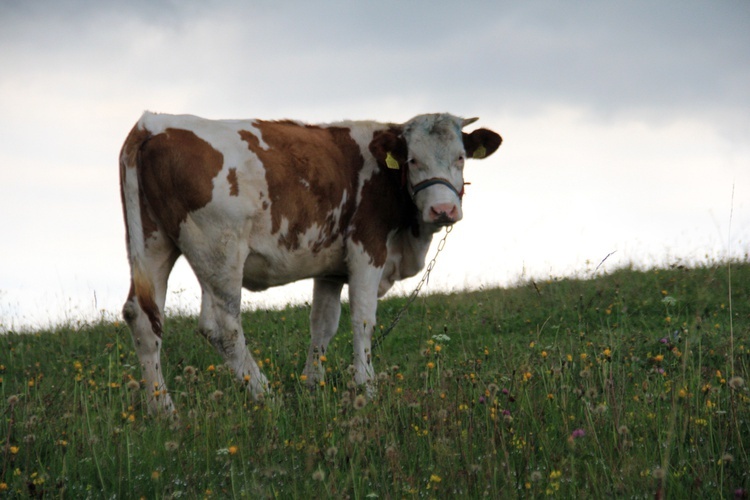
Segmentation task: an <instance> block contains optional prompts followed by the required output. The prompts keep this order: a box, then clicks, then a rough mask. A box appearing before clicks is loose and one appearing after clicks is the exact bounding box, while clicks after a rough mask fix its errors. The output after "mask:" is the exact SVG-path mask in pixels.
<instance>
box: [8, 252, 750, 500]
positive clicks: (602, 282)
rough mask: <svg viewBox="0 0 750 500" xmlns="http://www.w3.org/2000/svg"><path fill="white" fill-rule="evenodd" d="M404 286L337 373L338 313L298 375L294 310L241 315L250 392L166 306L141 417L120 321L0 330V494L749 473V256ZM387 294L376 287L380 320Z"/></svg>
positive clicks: (239, 492) (455, 490)
mask: <svg viewBox="0 0 750 500" xmlns="http://www.w3.org/2000/svg"><path fill="white" fill-rule="evenodd" d="M731 277H732V280H731V281H732V287H731V291H732V298H731V301H730V298H729V290H730V286H729V280H728V269H727V266H726V265H722V266H716V267H712V266H705V267H700V268H696V269H685V268H674V269H669V270H651V271H647V272H639V271H635V270H631V269H625V270H620V271H616V272H614V273H612V274H611V275H608V276H604V277H601V278H598V279H596V280H590V281H584V280H575V279H561V280H551V281H549V282H545V283H535V284H534V283H531V284H527V285H523V286H519V287H517V288H514V289H498V290H484V291H479V292H471V293H458V294H450V295H433V296H428V297H425V298H420V299H418V300H417V301H416V302H415V303H414V304H413V305H412V306H411V308H410V309H409V311H408V313H407V314H405V315H404V317H403V319H402V320H401V322H400V323H399V324H398V326H397V327H396V330H395V331H394V332H393V334H392V335H390V336H389V337H387V339H386V340H385V342H384V343H383V345H382V347H381V348H380V349H379V351H378V352H376V353H375V355H376V365H375V366H376V369H378V370H379V371H380V376H379V377H378V386H379V391H378V397H377V398H376V399H374V400H370V401H368V400H366V399H365V398H364V396H363V395H362V389H361V388H359V387H354V386H353V385H352V384H351V381H350V379H351V377H350V375H349V373H348V366H349V362H350V356H351V349H350V343H351V336H350V335H347V332H348V330H349V329H348V328H347V326H346V325H347V322H348V314H347V311H346V309H345V311H344V314H343V315H342V322H341V325H342V327H341V332H340V333H339V336H338V337H337V338H336V339H335V340H334V342H333V343H332V347H331V349H330V350H329V352H328V353H327V357H326V359H325V361H324V363H325V366H326V368H327V371H328V377H327V379H326V381H325V383H324V384H322V385H321V387H319V388H317V390H315V391H312V392H311V391H308V390H307V389H306V388H305V384H304V383H303V381H301V380H300V374H301V372H302V367H303V365H304V361H305V355H306V350H307V343H308V333H307V328H308V326H307V325H308V320H307V316H308V314H309V310H308V308H307V307H292V308H287V309H285V310H282V311H272V312H266V311H255V312H251V313H247V314H246V315H245V316H244V328H245V331H246V333H247V338H248V345H249V348H250V349H251V350H252V351H253V352H254V354H255V357H256V359H257V360H260V361H262V363H263V369H264V371H265V373H266V375H268V376H269V379H270V380H271V381H272V383H273V391H274V393H276V394H277V395H278V396H277V397H275V398H273V399H268V400H266V401H261V402H256V401H253V400H252V399H251V398H250V397H249V396H248V395H247V393H246V392H245V391H244V389H243V388H242V386H241V384H239V383H237V382H235V380H234V378H233V376H232V374H231V373H229V372H228V370H227V369H226V368H225V367H224V366H223V365H221V361H220V359H219V357H218V355H217V354H216V353H215V351H214V350H213V349H212V348H211V347H210V346H209V345H208V343H207V341H205V340H204V339H203V338H201V337H200V336H199V335H197V334H195V333H194V329H195V325H196V321H195V319H193V318H183V317H177V318H170V319H168V320H167V322H166V333H165V339H164V340H165V342H164V351H163V354H164V358H163V359H164V369H165V371H166V374H167V380H168V384H169V389H170V390H171V393H172V395H173V398H174V400H175V404H176V405H177V408H178V409H179V418H177V417H175V418H174V419H169V420H164V419H154V418H151V417H149V416H148V415H147V413H146V408H145V391H147V390H149V388H146V387H143V384H142V383H141V382H139V380H140V369H139V367H138V361H137V358H136V356H135V354H134V352H133V349H132V344H131V340H130V335H129V332H128V330H127V328H126V326H125V325H124V324H122V323H119V324H118V323H114V324H113V323H100V324H96V325H92V326H86V327H81V328H73V327H64V328H59V329H57V330H55V331H46V332H37V333H32V334H23V335H20V334H12V333H11V334H8V335H5V336H1V337H0V365H2V366H0V379H1V381H0V395H1V396H2V399H1V400H0V401H1V402H0V460H1V461H2V462H1V465H0V490H2V491H0V496H8V497H11V498H13V497H27V496H49V497H64V498H85V497H92V498H99V497H125V498H138V497H145V498H164V497H175V498H176V497H187V498H204V497H208V498H213V497H217V498H221V497H227V496H233V497H249V498H267V497H275V498H315V497H336V498H345V497H350V498H402V497H406V498H409V497H419V498H433V497H434V498H438V497H446V496H447V497H458V496H462V497H468V498H477V497H482V496H485V495H488V496H490V497H495V498H497V497H501V498H515V497H522V498H541V497H549V496H551V497H557V498H578V497H586V498H608V497H620V496H622V497H636V498H653V497H654V496H655V495H661V496H662V498H700V497H708V498H716V497H723V498H732V497H736V496H739V497H743V498H744V497H745V496H747V492H748V491H749V490H750V476H748V471H750V460H749V456H748V454H749V452H750V392H748V381H750V378H748V377H749V373H748V364H749V362H750V286H749V284H750V264H748V263H747V262H743V263H735V264H733V265H732V268H731ZM404 302H405V299H403V298H395V299H391V300H386V301H383V302H381V304H380V309H379V317H380V318H381V321H382V322H383V323H384V324H387V323H388V322H389V321H390V318H392V317H394V316H395V314H396V313H397V311H398V310H399V308H400V307H401V306H402V304H403V303H404Z"/></svg>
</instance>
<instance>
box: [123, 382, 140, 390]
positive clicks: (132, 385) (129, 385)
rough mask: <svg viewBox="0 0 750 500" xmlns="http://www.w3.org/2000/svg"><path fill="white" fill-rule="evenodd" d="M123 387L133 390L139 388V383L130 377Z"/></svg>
mask: <svg viewBox="0 0 750 500" xmlns="http://www.w3.org/2000/svg"><path fill="white" fill-rule="evenodd" d="M125 387H127V388H128V390H131V391H135V390H136V389H140V388H141V383H140V382H138V381H137V380H135V379H130V380H128V383H127V384H126V385H125Z"/></svg>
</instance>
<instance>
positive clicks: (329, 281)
mask: <svg viewBox="0 0 750 500" xmlns="http://www.w3.org/2000/svg"><path fill="white" fill-rule="evenodd" d="M476 120H477V118H470V119H462V118H458V117H456V116H452V115H450V114H425V115H419V116H416V117H414V118H412V119H411V120H409V121H407V122H406V123H403V124H397V123H379V122H375V121H345V122H338V123H330V124H318V125H311V124H305V123H300V122H296V121H289V120H284V121H268V120H209V119H204V118H199V117H196V116H191V115H168V114H156V113H151V112H146V113H144V114H143V116H142V117H141V118H140V120H139V121H138V122H137V123H136V125H135V126H134V127H133V128H132V130H131V131H130V134H129V135H128V137H127V139H126V140H125V143H124V144H123V146H122V149H121V152H120V185H121V195H122V203H123V212H124V217H125V228H126V240H127V250H128V260H129V264H130V275H131V282H130V292H129V294H128V298H127V301H126V302H125V305H124V307H123V317H124V319H125V321H126V322H127V324H128V325H129V327H130V330H131V333H132V337H133V342H134V344H135V350H136V353H137V355H138V359H139V362H140V364H141V368H142V375H143V379H144V380H145V384H146V388H147V390H148V398H147V400H148V408H149V411H150V412H151V413H154V414H171V413H173V412H174V404H173V402H172V399H171V398H170V396H169V393H168V392H167V387H166V384H165V381H164V375H163V367H162V364H161V361H160V349H161V345H162V336H163V318H164V304H165V298H166V293H167V279H168V277H169V274H170V271H171V270H172V267H173V266H174V264H175V261H176V260H177V258H178V257H179V256H181V255H182V256H184V257H185V258H186V259H187V261H188V262H189V264H190V266H191V267H192V269H193V271H194V273H195V275H196V277H197V278H198V282H199V283H200V287H201V297H202V299H201V310H200V316H199V320H198V330H199V332H200V333H201V334H202V335H204V336H205V337H206V338H207V339H208V340H209V341H210V342H211V344H212V345H213V346H214V347H215V348H216V349H217V351H218V352H219V353H220V354H221V356H222V357H223V359H224V361H225V363H226V364H227V365H228V367H229V368H231V370H232V371H233V372H234V374H235V375H236V377H238V378H239V380H240V381H242V382H244V383H245V384H246V385H247V388H248V390H249V391H250V392H251V394H252V395H253V396H254V397H261V396H262V395H263V394H265V393H267V392H268V391H269V384H268V380H267V379H266V377H265V376H264V375H263V373H262V372H261V371H260V369H259V367H258V364H257V363H256V362H255V360H254V359H253V357H252V355H251V353H250V352H249V351H248V349H247V347H246V345H245V337H244V334H243V331H242V326H241V322H240V302H241V299H240V297H241V290H242V288H243V287H244V288H246V289H249V290H251V291H259V290H264V289H267V288H269V287H273V286H277V285H283V284H286V283H290V282H293V281H297V280H301V279H307V278H312V279H313V298H312V306H311V312H310V334H311V342H310V346H309V349H308V354H307V360H306V364H305V368H304V371H303V374H304V375H306V377H307V382H308V384H311V385H314V384H316V383H317V382H318V381H320V380H321V378H322V377H323V376H324V372H323V371H322V366H321V364H320V363H319V362H318V361H319V357H320V356H321V355H323V354H325V352H326V348H327V347H328V344H329V342H330V340H331V338H332V337H333V336H334V334H335V333H336V331H337V329H338V324H339V317H340V313H341V292H342V288H343V285H344V284H347V285H348V295H349V301H350V306H351V323H352V329H353V347H354V353H353V366H354V380H355V382H356V383H357V384H360V385H361V384H365V385H366V387H368V388H371V387H372V382H373V380H374V377H375V370H374V368H373V365H372V358H371V352H370V349H371V340H372V334H373V330H374V327H375V325H376V321H375V313H376V309H377V301H378V298H379V297H381V296H382V295H383V294H384V293H386V291H388V289H390V288H391V286H392V285H393V284H394V282H396V281H398V280H402V279H404V278H407V277H410V276H414V275H415V274H417V273H418V272H419V271H420V270H421V269H422V268H423V267H424V264H425V256H426V253H427V250H428V248H429V246H430V242H431V241H432V238H433V235H434V234H435V233H436V232H438V231H439V230H440V229H441V228H442V227H444V226H447V225H452V224H454V223H456V222H458V221H459V220H461V218H462V217H463V212H462V207H461V199H462V197H463V194H464V184H465V183H464V178H463V170H464V162H465V160H466V159H467V158H477V159H481V158H486V157H488V156H489V155H491V154H492V153H494V152H495V151H496V150H497V148H498V147H499V146H500V143H501V142H502V139H501V137H500V136H499V135H498V134H497V133H495V132H493V131H491V130H487V129H483V128H482V129H477V130H474V131H473V132H471V133H466V132H463V131H462V129H463V128H464V127H465V126H467V125H469V124H471V123H473V122H475V121H476Z"/></svg>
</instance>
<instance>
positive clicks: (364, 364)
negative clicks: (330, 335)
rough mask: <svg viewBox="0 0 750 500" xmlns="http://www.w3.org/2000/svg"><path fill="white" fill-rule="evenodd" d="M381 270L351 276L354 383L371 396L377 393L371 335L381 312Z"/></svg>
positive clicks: (359, 270) (366, 269) (358, 271)
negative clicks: (362, 385) (374, 383)
mask: <svg viewBox="0 0 750 500" xmlns="http://www.w3.org/2000/svg"><path fill="white" fill-rule="evenodd" d="M381 276H382V268H375V267H372V266H370V265H362V266H359V267H358V268H356V271H353V272H351V273H350V276H349V302H350V306H351V314H352V330H353V344H354V381H355V382H356V383H358V384H367V392H368V394H369V395H370V396H373V395H374V393H375V387H374V385H373V380H374V378H375V369H374V368H373V366H372V351H371V349H372V334H373V331H374V330H375V325H376V319H375V313H376V311H377V308H378V285H379V284H380V278H381Z"/></svg>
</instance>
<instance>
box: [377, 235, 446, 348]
mask: <svg viewBox="0 0 750 500" xmlns="http://www.w3.org/2000/svg"><path fill="white" fill-rule="evenodd" d="M451 231H453V226H446V228H445V235H444V236H443V239H441V240H440V243H438V246H437V250H436V251H435V255H434V256H433V257H432V260H430V262H429V264H427V268H426V269H425V272H424V274H423V275H422V279H421V280H419V283H417V286H416V288H414V290H413V291H412V292H411V294H410V295H409V298H408V299H407V301H406V304H404V306H403V307H402V308H401V309H400V310H399V312H398V313H396V317H395V318H393V321H391V324H390V325H389V326H388V328H386V329H385V330H383V332H382V333H381V334H380V335H378V336H377V337H376V338H374V339H373V341H372V348H371V349H370V351H374V350H375V349H376V348H377V347H378V346H380V344H382V343H383V340H385V338H386V336H388V334H389V333H391V332H392V331H393V329H394V328H395V327H396V324H398V322H399V321H400V320H401V316H402V315H403V314H404V313H405V312H406V310H407V309H408V308H409V306H410V305H411V304H412V302H414V301H415V300H416V298H417V295H419V292H420V290H422V287H423V286H424V284H425V283H427V282H428V281H429V279H430V273H431V272H432V269H433V268H434V267H435V263H436V262H437V258H438V255H440V252H441V251H442V250H443V248H444V247H445V240H446V239H447V238H448V235H449V234H450V232H451Z"/></svg>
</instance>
